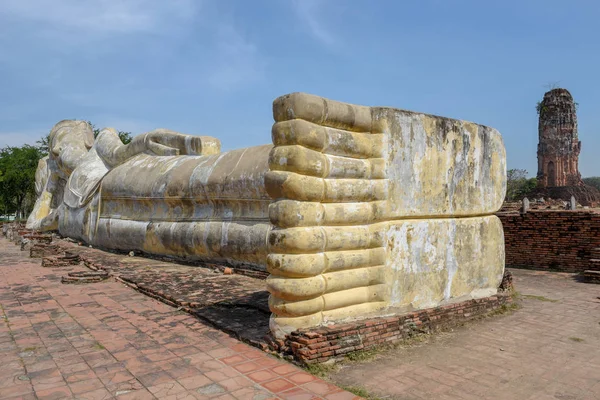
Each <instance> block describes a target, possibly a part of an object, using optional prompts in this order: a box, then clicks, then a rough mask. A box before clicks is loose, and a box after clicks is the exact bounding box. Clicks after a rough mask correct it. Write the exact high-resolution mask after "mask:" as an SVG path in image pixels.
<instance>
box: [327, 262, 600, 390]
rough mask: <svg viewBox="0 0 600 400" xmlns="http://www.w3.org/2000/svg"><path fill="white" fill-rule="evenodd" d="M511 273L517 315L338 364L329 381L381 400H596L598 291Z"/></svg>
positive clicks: (561, 277)
mask: <svg viewBox="0 0 600 400" xmlns="http://www.w3.org/2000/svg"><path fill="white" fill-rule="evenodd" d="M511 272H512V273H513V276H514V284H515V287H516V289H517V291H518V292H520V293H521V296H520V298H521V304H522V308H521V309H520V310H518V311H516V312H514V313H511V314H509V315H505V316H498V317H492V318H489V319H485V320H483V321H480V322H477V323H474V324H470V325H468V326H466V327H462V328H459V329H457V330H455V331H454V332H450V333H446V334H438V335H434V336H432V337H430V338H429V340H427V341H426V342H425V343H421V344H419V345H414V346H409V347H402V348H398V349H396V350H393V351H388V352H386V353H385V354H384V355H380V356H377V357H376V358H374V359H371V360H369V361H367V362H360V363H353V364H349V365H345V366H344V367H342V368H341V369H340V370H339V371H338V372H337V373H334V374H332V375H331V379H332V380H333V382H335V383H337V384H341V385H351V386H359V387H362V388H364V389H366V391H367V392H369V393H370V394H372V395H374V396H378V397H381V398H386V399H402V400H417V399H440V400H459V399H461V400H476V399H477V400H479V399H494V400H502V399H506V400H598V399H600V285H593V284H586V283H581V282H578V281H576V280H575V275H572V274H565V273H551V272H536V271H526V270H515V269H511Z"/></svg>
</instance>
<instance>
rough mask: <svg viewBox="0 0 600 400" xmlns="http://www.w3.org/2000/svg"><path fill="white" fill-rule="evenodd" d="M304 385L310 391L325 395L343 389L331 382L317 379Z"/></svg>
mask: <svg viewBox="0 0 600 400" xmlns="http://www.w3.org/2000/svg"><path fill="white" fill-rule="evenodd" d="M302 387H303V388H304V389H306V390H308V391H310V392H313V393H316V394H318V395H319V396H325V395H327V394H331V393H335V392H339V391H341V389H340V388H339V387H337V386H335V385H333V384H331V383H327V382H324V381H322V380H317V381H313V382H309V383H307V384H304V385H302Z"/></svg>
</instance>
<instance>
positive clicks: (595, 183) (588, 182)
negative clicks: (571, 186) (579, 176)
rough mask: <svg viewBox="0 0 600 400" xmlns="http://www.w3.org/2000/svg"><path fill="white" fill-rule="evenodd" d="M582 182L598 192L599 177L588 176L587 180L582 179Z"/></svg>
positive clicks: (599, 185) (599, 186) (599, 187)
mask: <svg viewBox="0 0 600 400" xmlns="http://www.w3.org/2000/svg"><path fill="white" fill-rule="evenodd" d="M583 182H585V184H586V185H589V186H593V187H595V188H596V189H598V190H600V176H590V177H589V178H583Z"/></svg>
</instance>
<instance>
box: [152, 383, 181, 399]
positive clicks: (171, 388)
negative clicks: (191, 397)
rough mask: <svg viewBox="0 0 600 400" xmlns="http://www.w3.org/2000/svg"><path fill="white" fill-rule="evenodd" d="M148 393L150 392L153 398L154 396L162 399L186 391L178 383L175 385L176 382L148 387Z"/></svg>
mask: <svg viewBox="0 0 600 400" xmlns="http://www.w3.org/2000/svg"><path fill="white" fill-rule="evenodd" d="M148 391H150V393H152V394H153V395H154V396H156V397H158V398H159V399H160V398H163V397H167V396H172V395H175V394H179V393H182V392H185V391H186V389H185V388H184V387H183V386H181V385H180V384H179V383H177V382H176V381H170V382H165V383H161V384H158V385H154V386H150V387H148Z"/></svg>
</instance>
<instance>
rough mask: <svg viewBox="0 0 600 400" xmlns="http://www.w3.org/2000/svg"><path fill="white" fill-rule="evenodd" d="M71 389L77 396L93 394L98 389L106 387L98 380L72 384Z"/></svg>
mask: <svg viewBox="0 0 600 400" xmlns="http://www.w3.org/2000/svg"><path fill="white" fill-rule="evenodd" d="M69 387H70V388H71V391H72V392H73V393H75V394H79V393H86V392H91V391H94V390H96V389H100V388H103V387H104V385H103V384H102V382H101V381H100V379H98V378H94V379H88V380H87V381H81V382H74V383H70V384H69Z"/></svg>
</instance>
